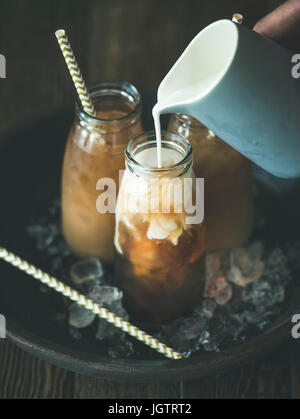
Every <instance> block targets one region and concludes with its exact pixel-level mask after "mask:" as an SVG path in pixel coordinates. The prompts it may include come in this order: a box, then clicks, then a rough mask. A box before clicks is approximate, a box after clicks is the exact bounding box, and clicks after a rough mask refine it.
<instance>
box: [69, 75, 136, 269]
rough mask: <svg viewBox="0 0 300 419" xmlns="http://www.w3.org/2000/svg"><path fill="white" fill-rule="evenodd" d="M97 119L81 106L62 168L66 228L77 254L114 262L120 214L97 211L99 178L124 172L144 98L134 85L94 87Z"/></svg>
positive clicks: (115, 83) (103, 84)
mask: <svg viewBox="0 0 300 419" xmlns="http://www.w3.org/2000/svg"><path fill="white" fill-rule="evenodd" d="M90 94H91V97H92V100H93V102H94V105H95V108H96V112H97V117H92V116H90V115H88V114H87V113H86V112H85V111H84V110H83V108H82V106H81V104H78V103H77V105H76V117H75V122H74V124H73V126H72V129H71V132H70V135H69V139H68V143H67V147H66V152H65V158H64V165H63V179H62V224H63V232H64V235H65V238H66V240H67V242H68V244H69V245H70V247H71V249H72V250H73V251H74V253H75V254H77V255H79V256H82V257H97V258H100V259H101V261H102V262H104V263H112V262H113V255H114V245H113V242H114V229H115V214H114V213H106V214H101V213H99V212H98V210H97V208H96V202H97V199H98V197H99V195H100V192H99V191H97V189H96V186H97V183H98V181H99V180H100V179H103V178H110V179H113V181H114V182H115V184H116V185H117V191H118V187H119V171H120V170H123V169H124V168H125V162H124V149H125V147H126V145H127V143H128V141H129V140H130V139H132V138H133V137H135V136H136V135H138V134H140V133H141V132H142V131H143V130H142V124H141V97H140V94H139V92H138V91H137V89H136V88H135V87H134V86H132V85H131V84H129V83H126V82H125V83H119V82H111V83H101V84H97V85H95V86H93V87H92V88H91V89H90Z"/></svg>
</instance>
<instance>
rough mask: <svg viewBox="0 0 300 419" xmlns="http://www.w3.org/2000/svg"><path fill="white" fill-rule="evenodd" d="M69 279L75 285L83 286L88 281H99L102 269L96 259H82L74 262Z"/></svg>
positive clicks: (102, 273)
mask: <svg viewBox="0 0 300 419" xmlns="http://www.w3.org/2000/svg"><path fill="white" fill-rule="evenodd" d="M70 274H71V279H72V281H73V283H74V284H76V285H83V284H85V283H87V282H89V281H95V280H99V279H100V278H102V277H103V275H104V272H103V267H102V264H101V262H100V261H99V260H98V259H96V258H90V259H83V260H80V261H79V262H76V263H75V264H74V265H73V266H72V267H71V270H70Z"/></svg>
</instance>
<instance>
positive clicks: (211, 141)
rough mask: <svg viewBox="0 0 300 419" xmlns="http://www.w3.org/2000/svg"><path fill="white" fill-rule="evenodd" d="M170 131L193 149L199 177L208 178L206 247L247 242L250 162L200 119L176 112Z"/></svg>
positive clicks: (250, 211) (250, 207) (250, 214)
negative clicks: (179, 136)
mask: <svg viewBox="0 0 300 419" xmlns="http://www.w3.org/2000/svg"><path fill="white" fill-rule="evenodd" d="M169 131H171V132H175V133H179V134H181V135H183V136H185V137H186V138H188V139H189V141H190V142H191V144H192V146H193V149H194V171H195V175H196V177H199V178H204V179H205V222H206V249H207V251H209V252H210V251H216V250H223V249H230V248H232V247H234V246H238V245H241V244H243V243H245V242H246V241H247V240H248V239H249V237H250V235H251V233H252V229H253V213H254V209H253V196H252V174H251V164H250V162H249V160H248V159H246V158H245V157H244V156H242V155H241V154H240V153H238V152H237V151H236V150H234V149H233V148H232V147H230V146H229V145H228V144H226V143H225V142H224V141H222V140H221V139H220V138H218V137H217V136H215V135H214V134H213V133H212V132H211V131H209V130H208V129H207V128H206V127H205V126H204V125H203V124H201V123H200V122H199V121H198V120H196V119H194V118H192V117H190V116H186V115H173V116H172V117H171V120H170V123H169Z"/></svg>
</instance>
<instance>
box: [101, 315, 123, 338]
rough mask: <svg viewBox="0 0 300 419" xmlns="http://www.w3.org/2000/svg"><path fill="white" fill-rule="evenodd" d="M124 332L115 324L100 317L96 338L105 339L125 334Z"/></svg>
mask: <svg viewBox="0 0 300 419" xmlns="http://www.w3.org/2000/svg"><path fill="white" fill-rule="evenodd" d="M123 335H124V332H123V331H122V330H121V329H118V328H117V327H115V326H114V325H113V324H111V323H108V322H107V321H106V320H103V319H99V325H98V329H97V333H96V339H98V340H104V339H107V338H111V337H113V336H123Z"/></svg>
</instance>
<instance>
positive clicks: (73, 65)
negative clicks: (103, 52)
mask: <svg viewBox="0 0 300 419" xmlns="http://www.w3.org/2000/svg"><path fill="white" fill-rule="evenodd" d="M55 35H56V38H57V40H58V43H59V46H60V48H61V51H62V53H63V56H64V58H65V61H66V64H67V66H68V69H69V71H70V74H71V77H72V80H73V82H74V85H75V87H76V90H77V93H78V96H79V98H80V101H81V104H82V107H83V109H84V110H85V112H86V113H88V114H89V115H91V116H96V111H95V108H94V105H93V102H92V100H91V97H90V95H89V92H88V89H87V87H86V84H85V82H84V80H83V77H82V74H81V71H80V69H79V66H78V64H77V61H76V58H75V55H74V52H73V50H72V48H71V44H70V42H69V40H68V37H67V35H66V32H65V31H64V30H63V29H60V30H59V31H57V32H55Z"/></svg>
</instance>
